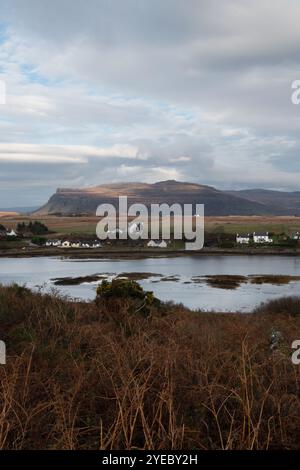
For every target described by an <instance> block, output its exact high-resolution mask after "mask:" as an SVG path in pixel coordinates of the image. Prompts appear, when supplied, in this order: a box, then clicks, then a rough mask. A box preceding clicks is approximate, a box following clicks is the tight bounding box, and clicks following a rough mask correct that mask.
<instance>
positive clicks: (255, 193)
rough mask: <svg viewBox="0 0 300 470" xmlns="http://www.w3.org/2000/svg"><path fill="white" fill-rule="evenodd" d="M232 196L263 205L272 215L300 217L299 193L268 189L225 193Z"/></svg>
mask: <svg viewBox="0 0 300 470" xmlns="http://www.w3.org/2000/svg"><path fill="white" fill-rule="evenodd" d="M227 194H231V195H232V196H237V197H242V198H244V199H247V200H248V201H252V202H258V203H260V204H264V205H265V206H266V207H268V208H269V210H270V211H271V212H272V214H274V215H300V191H294V192H284V191H272V190H268V189H245V190H240V191H227Z"/></svg>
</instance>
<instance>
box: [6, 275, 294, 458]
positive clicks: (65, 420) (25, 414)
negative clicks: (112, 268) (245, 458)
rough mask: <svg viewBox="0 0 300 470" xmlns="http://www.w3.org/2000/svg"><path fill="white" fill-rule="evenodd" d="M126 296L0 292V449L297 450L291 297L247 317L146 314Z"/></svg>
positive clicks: (166, 309) (172, 310)
mask: <svg viewBox="0 0 300 470" xmlns="http://www.w3.org/2000/svg"><path fill="white" fill-rule="evenodd" d="M106 289H108V291H107V292H109V291H110V286H109V285H108V284H106V288H105V289H104V290H105V291H106ZM104 294H105V293H104ZM133 294H134V289H133V290H132V292H131V293H130V295H129V296H128V297H126V296H123V297H122V298H117V297H114V296H113V295H106V294H105V295H103V292H102V293H101V292H100V293H99V295H98V299H97V302H92V303H76V302H71V301H67V300H63V299H60V298H59V297H57V296H56V295H41V294H33V293H31V292H29V291H28V290H27V289H24V288H22V287H17V286H12V287H6V288H4V287H0V328H1V339H2V340H4V341H5V342H6V345H7V354H8V358H7V364H6V365H5V366H0V377H1V382H0V383H1V385H0V387H1V388H0V400H1V413H0V448H2V449H41V448H47V449H136V448H138V449H183V448H185V449H297V448H298V449H299V442H300V400H299V398H300V369H299V366H295V365H293V364H292V362H291V357H290V356H291V353H292V350H291V343H292V341H293V340H295V339H299V337H300V315H299V314H298V315H297V314H295V315H294V316H292V315H290V314H289V312H290V311H291V312H294V313H295V312H300V299H299V298H294V299H292V300H282V301H281V303H280V302H278V301H277V303H275V304H269V305H265V306H263V307H262V308H261V309H260V310H259V311H258V312H257V313H255V314H249V315H240V314H217V313H211V314H206V313H200V312H198V313H192V312H190V311H188V310H187V309H185V308H184V307H182V306H180V305H171V304H160V303H158V304H156V303H155V302H150V303H149V310H148V312H147V314H146V315H145V312H143V314H141V311H140V310H139V308H137V304H136V303H135V302H133V296H134V295H133ZM273 308H274V310H273ZM273 328H275V329H276V330H278V331H280V332H281V336H282V344H280V345H279V346H278V348H277V350H274V351H271V349H270V344H269V338H270V334H271V331H272V329H273Z"/></svg>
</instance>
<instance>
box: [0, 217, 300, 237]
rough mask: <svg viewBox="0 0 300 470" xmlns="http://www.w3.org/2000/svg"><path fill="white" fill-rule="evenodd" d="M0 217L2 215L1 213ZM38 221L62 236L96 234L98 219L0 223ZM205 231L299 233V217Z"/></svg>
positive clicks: (208, 223)
mask: <svg viewBox="0 0 300 470" xmlns="http://www.w3.org/2000/svg"><path fill="white" fill-rule="evenodd" d="M0 214H1V213H0ZM29 220H39V221H40V222H42V223H44V224H45V225H47V226H48V227H49V229H50V230H51V231H54V232H55V233H56V234H57V235H65V234H71V233H73V234H79V235H80V234H91V235H92V234H95V233H96V226H97V223H98V222H99V217H96V216H82V217H79V216H78V217H56V216H44V217H34V216H30V217H29V216H22V215H17V216H16V215H10V216H4V215H3V216H2V218H1V223H2V224H3V225H6V226H7V227H10V228H15V227H16V225H17V224H18V223H19V222H23V221H25V222H28V221H29ZM205 230H206V231H208V232H225V233H231V234H236V233H251V232H254V231H256V232H259V231H263V232H275V233H277V234H280V233H283V232H285V233H288V234H289V233H294V232H297V231H299V232H300V217H290V216H281V217H260V216H228V217H206V218H205Z"/></svg>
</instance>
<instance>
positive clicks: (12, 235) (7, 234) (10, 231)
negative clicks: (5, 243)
mask: <svg viewBox="0 0 300 470" xmlns="http://www.w3.org/2000/svg"><path fill="white" fill-rule="evenodd" d="M6 236H7V237H16V236H17V234H16V232H15V231H14V230H13V229H11V230H8V231H7V232H6Z"/></svg>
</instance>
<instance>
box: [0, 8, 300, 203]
mask: <svg viewBox="0 0 300 470" xmlns="http://www.w3.org/2000/svg"><path fill="white" fill-rule="evenodd" d="M299 18H300V2H299V1H298V0H276V1H274V0H252V1H251V2H249V1H246V0H163V1H162V0H151V1H149V0H51V2H50V1H48V0H26V1H24V0H1V10H0V85H1V84H2V86H3V84H5V89H6V94H5V98H6V99H5V103H4V101H3V100H2V102H1V103H0V208H4V207H14V206H38V205H41V204H43V203H45V202H46V200H47V199H48V198H49V196H50V195H51V194H52V193H53V192H54V191H55V190H56V188H58V187H85V186H94V185H99V184H103V183H110V182H118V181H123V182H124V181H144V182H149V183H152V182H155V181H160V180H167V179H176V180H180V181H191V182H197V183H200V184H208V185H212V186H215V187H217V188H220V189H245V188H257V187H262V188H267V189H278V190H300V158H299V156H300V132H299V130H300V105H298V106H297V105H295V104H293V103H292V100H291V95H292V92H293V90H292V88H291V86H292V83H293V81H294V80H300V52H299V44H300V27H299Z"/></svg>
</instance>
